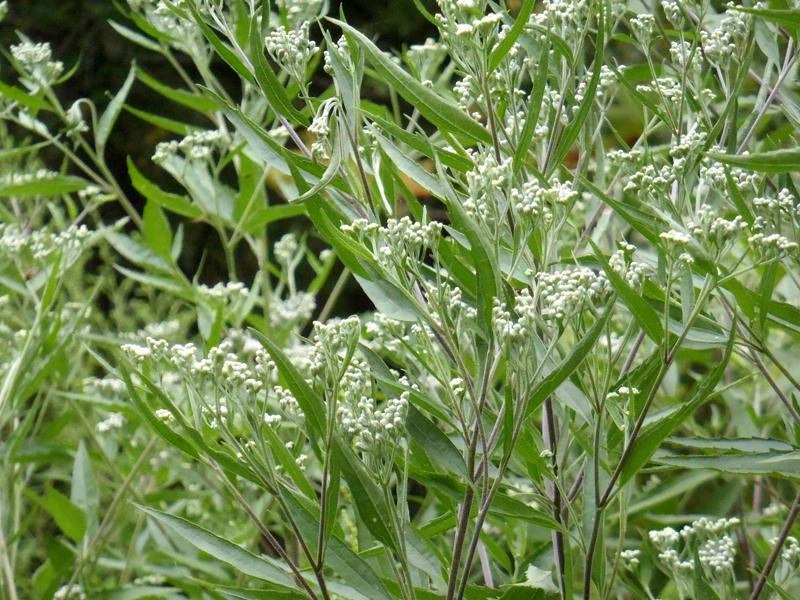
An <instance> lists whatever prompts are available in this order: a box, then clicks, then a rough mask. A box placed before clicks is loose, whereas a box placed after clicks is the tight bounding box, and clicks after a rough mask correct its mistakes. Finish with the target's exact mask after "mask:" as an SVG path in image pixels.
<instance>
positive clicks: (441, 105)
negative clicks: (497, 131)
mask: <svg viewBox="0 0 800 600" xmlns="http://www.w3.org/2000/svg"><path fill="white" fill-rule="evenodd" d="M329 20H330V21H331V22H332V23H335V24H336V25H338V26H339V27H341V28H342V30H343V31H346V32H347V33H349V34H350V35H351V36H353V38H354V39H355V40H356V41H357V42H358V45H359V47H360V48H361V49H362V50H363V51H364V54H365V55H366V57H367V59H368V60H369V62H370V64H372V66H373V67H374V68H375V70H376V71H377V72H378V74H379V75H380V76H381V78H382V79H383V80H384V81H385V82H386V83H387V84H388V85H389V86H390V87H391V88H392V89H394V90H396V91H397V93H398V94H400V96H402V97H403V98H404V99H405V100H406V101H408V102H409V103H410V104H411V105H412V106H414V107H415V108H417V109H418V110H419V112H420V114H421V115H422V116H423V117H425V118H426V119H428V121H430V122H431V123H433V124H434V125H436V126H437V127H439V128H440V129H442V130H443V131H447V132H451V133H455V134H460V135H463V136H464V137H466V138H468V139H470V140H475V141H478V142H483V143H484V144H487V145H489V144H491V143H492V136H491V135H490V134H489V132H488V131H486V128H485V127H483V126H482V125H480V124H479V123H477V122H476V121H474V120H473V119H472V118H471V117H470V116H469V115H467V114H466V113H464V111H462V110H461V109H460V108H458V107H457V106H456V105H454V104H452V103H451V102H449V101H447V100H445V99H444V98H442V97H441V96H439V94H437V93H436V92H434V91H433V90H430V89H428V88H426V87H425V86H423V85H422V83H420V82H419V81H417V80H416V79H415V78H414V77H412V76H411V75H410V74H409V73H407V72H406V71H404V70H403V69H402V67H400V66H398V65H397V64H395V62H394V61H393V60H392V59H391V58H390V57H389V56H388V55H387V54H385V53H384V52H381V50H380V49H379V48H378V47H377V46H376V45H375V44H373V43H372V42H371V41H370V40H369V38H367V37H366V36H365V35H364V34H363V33H361V32H360V31H358V30H357V29H354V28H353V27H351V26H350V25H348V24H347V23H343V22H342V21H339V20H337V19H329Z"/></svg>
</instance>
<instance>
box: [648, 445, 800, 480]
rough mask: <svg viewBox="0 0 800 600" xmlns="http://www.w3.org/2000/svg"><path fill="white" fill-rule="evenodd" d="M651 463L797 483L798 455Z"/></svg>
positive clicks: (659, 459) (658, 459) (660, 459)
mask: <svg viewBox="0 0 800 600" xmlns="http://www.w3.org/2000/svg"><path fill="white" fill-rule="evenodd" d="M653 461H654V462H656V463H659V464H662V465H669V466H671V467H681V468H684V469H713V470H714V471H720V472H722V473H726V474H736V475H774V476H775V477H783V478H786V479H792V480H800V451H795V452H774V451H773V452H752V453H742V454H721V455H715V456H657V457H655V458H654V459H653Z"/></svg>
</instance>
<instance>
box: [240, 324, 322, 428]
mask: <svg viewBox="0 0 800 600" xmlns="http://www.w3.org/2000/svg"><path fill="white" fill-rule="evenodd" d="M250 332H251V333H252V334H253V335H255V336H256V338H257V339H258V341H259V342H261V343H262V344H263V346H264V348H266V350H267V352H268V353H269V355H270V358H272V360H273V361H274V362H275V366H276V367H277V369H278V373H280V374H281V377H283V379H284V380H285V381H286V385H287V387H288V388H289V391H291V392H292V395H293V396H294V397H295V400H297V403H298V404H299V405H300V408H301V409H302V410H303V414H305V416H306V424H307V425H308V428H309V430H310V431H309V433H310V434H311V436H312V437H316V439H320V440H321V439H325V435H324V434H325V402H324V401H323V399H322V397H320V395H319V394H317V392H315V391H314V390H313V389H312V388H311V386H310V385H308V383H306V379H305V377H303V376H302V375H301V374H300V371H298V370H297V367H295V366H294V365H293V364H292V361H291V360H289V358H288V357H287V356H286V355H285V354H284V353H283V351H282V350H281V349H280V348H279V347H278V346H277V345H276V344H275V343H274V342H273V341H272V340H271V339H269V338H268V337H267V336H265V335H264V334H263V333H261V332H260V331H257V330H255V329H250Z"/></svg>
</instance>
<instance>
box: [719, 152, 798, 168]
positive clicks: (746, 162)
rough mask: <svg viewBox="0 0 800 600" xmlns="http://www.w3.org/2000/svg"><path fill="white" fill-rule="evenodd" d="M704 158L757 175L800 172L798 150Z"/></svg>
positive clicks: (720, 155)
mask: <svg viewBox="0 0 800 600" xmlns="http://www.w3.org/2000/svg"><path fill="white" fill-rule="evenodd" d="M706 156H708V157H709V158H711V159H713V160H716V161H719V162H721V163H723V164H726V165H730V166H732V167H739V168H741V169H748V170H750V171H756V172H758V173H795V172H797V171H800V148H792V149H791V150H773V151H771V152H759V153H757V154H738V155H737V154H720V153H719V152H707V153H706Z"/></svg>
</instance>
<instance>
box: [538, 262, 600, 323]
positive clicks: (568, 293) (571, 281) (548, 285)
mask: <svg viewBox="0 0 800 600" xmlns="http://www.w3.org/2000/svg"><path fill="white" fill-rule="evenodd" d="M611 293H612V289H611V284H610V283H609V282H608V279H607V278H606V276H605V273H595V272H594V271H593V270H592V269H589V268H588V267H577V268H575V269H572V270H569V271H561V272H556V273H538V274H537V275H536V295H537V296H538V297H539V298H541V301H542V304H543V308H542V318H544V319H545V320H548V321H555V322H557V323H559V324H563V323H564V321H566V320H567V319H569V318H570V317H571V316H573V315H574V314H576V313H578V312H580V311H581V310H582V309H583V308H584V307H585V306H586V303H587V302H588V303H593V304H601V303H602V302H603V301H604V300H605V299H606V298H607V297H608V295H609V294H611Z"/></svg>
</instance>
